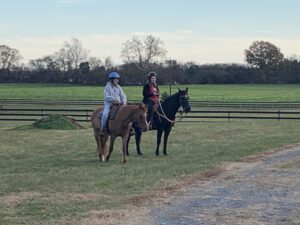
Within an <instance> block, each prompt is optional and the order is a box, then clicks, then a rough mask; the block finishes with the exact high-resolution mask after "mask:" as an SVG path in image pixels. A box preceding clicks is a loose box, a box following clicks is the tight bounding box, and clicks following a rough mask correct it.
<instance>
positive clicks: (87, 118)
mask: <svg viewBox="0 0 300 225" xmlns="http://www.w3.org/2000/svg"><path fill="white" fill-rule="evenodd" d="M88 113H89V112H88V110H86V114H85V115H86V121H89V116H88Z"/></svg>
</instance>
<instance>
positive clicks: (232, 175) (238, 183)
mask: <svg viewBox="0 0 300 225" xmlns="http://www.w3.org/2000/svg"><path fill="white" fill-rule="evenodd" d="M147 214H148V215H147V217H148V218H149V220H151V221H152V222H151V223H153V224H155V225H200V224H201V225H202V224H203V225H216V224H218V225H221V224H222V225H223V224H228V225H232V224H234V225H248V224H249V225H250V224H251V225H261V224H262V225H274V224H285V225H286V224H293V225H296V224H298V225H299V224H300V147H297V148H293V149H289V150H284V151H280V152H277V153H275V154H272V155H269V156H266V157H264V158H263V159H261V160H258V161H255V162H238V163H233V164H230V166H229V168H226V171H225V172H224V173H222V174H220V175H218V176H216V177H215V178H210V179H208V180H207V181H199V182H196V183H195V184H194V185H192V186H191V187H187V188H186V189H185V190H183V191H182V192H180V193H177V194H176V195H174V196H171V197H170V198H168V199H167V200H165V201H164V202H163V203H159V204H158V205H156V206H155V208H152V207H151V209H150V212H149V213H147ZM145 219H146V218H145Z"/></svg>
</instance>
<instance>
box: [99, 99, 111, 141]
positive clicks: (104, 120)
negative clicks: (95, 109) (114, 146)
mask: <svg viewBox="0 0 300 225" xmlns="http://www.w3.org/2000/svg"><path fill="white" fill-rule="evenodd" d="M109 109H110V105H109V104H104V108H103V112H102V118H101V131H100V134H101V135H104V132H105V130H106V129H105V128H106V123H107V119H108V113H109Z"/></svg>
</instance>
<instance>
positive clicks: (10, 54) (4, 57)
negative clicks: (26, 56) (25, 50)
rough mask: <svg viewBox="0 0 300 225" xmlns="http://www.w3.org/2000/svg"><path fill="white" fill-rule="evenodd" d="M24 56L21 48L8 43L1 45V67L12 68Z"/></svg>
mask: <svg viewBox="0 0 300 225" xmlns="http://www.w3.org/2000/svg"><path fill="white" fill-rule="evenodd" d="M22 58H23V57H22V56H21V55H20V52H19V50H17V49H14V48H10V47H9V46H7V45H0V69H2V70H4V69H7V70H10V69H12V68H13V67H16V66H17V64H18V62H19V61H20V60H21V59H22Z"/></svg>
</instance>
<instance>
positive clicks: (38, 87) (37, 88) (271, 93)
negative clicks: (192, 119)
mask: <svg viewBox="0 0 300 225" xmlns="http://www.w3.org/2000/svg"><path fill="white" fill-rule="evenodd" d="M103 86H104V84H100V85H99V86H78V85H64V84H0V99H51V100H98V99H99V100H102V99H103ZM185 87H188V88H189V95H190V97H191V100H200V101H255V102H256V101H258V102H263V101H271V102H278V101H285V102H299V101H300V86H299V85H174V86H172V93H175V92H176V91H177V88H181V89H183V88H185ZM123 89H124V91H125V92H126V94H127V97H128V99H129V100H139V99H141V98H142V97H141V96H142V86H125V87H123ZM160 89H161V93H163V92H167V93H169V86H168V85H161V86H160Z"/></svg>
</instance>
